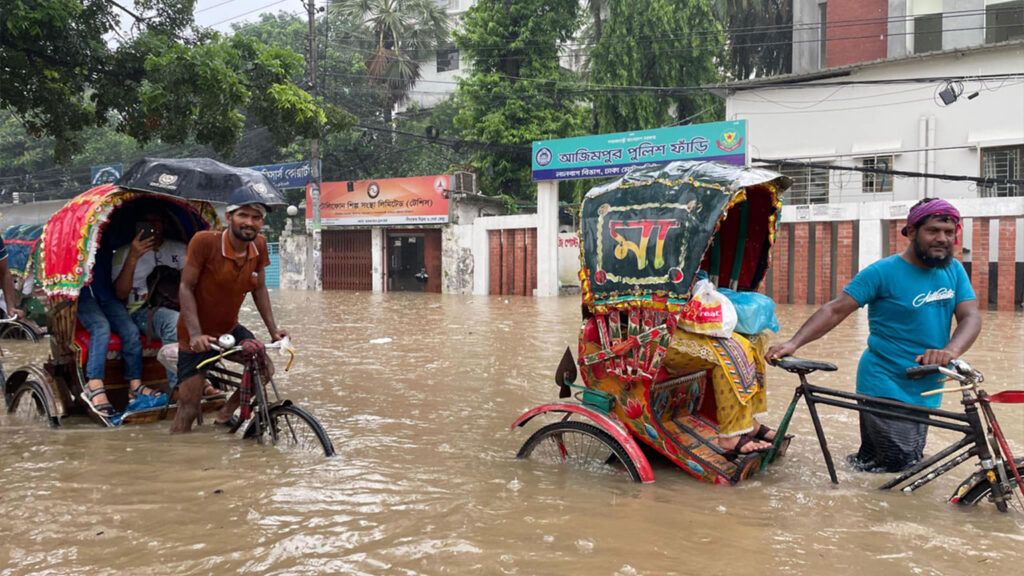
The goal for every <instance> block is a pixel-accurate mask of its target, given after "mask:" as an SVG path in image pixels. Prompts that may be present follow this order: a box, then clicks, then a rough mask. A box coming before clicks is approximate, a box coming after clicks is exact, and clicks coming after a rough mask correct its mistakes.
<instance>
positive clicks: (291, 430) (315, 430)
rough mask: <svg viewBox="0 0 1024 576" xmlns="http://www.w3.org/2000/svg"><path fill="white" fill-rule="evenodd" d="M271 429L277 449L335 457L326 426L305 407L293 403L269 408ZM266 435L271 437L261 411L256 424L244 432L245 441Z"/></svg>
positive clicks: (249, 426) (251, 424) (250, 425)
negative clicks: (261, 416)
mask: <svg viewBox="0 0 1024 576" xmlns="http://www.w3.org/2000/svg"><path fill="white" fill-rule="evenodd" d="M270 426H271V427H273V429H274V432H275V435H276V436H277V443H276V446H277V447H278V448H282V449H284V450H287V451H292V452H310V453H321V454H323V455H324V456H328V457H329V456H334V445H333V444H332V443H331V439H330V437H329V436H327V432H326V431H325V430H324V427H323V426H321V425H320V422H319V421H318V420H317V419H316V418H314V417H313V415H312V414H310V413H309V412H306V411H305V410H303V409H302V408H299V407H298V406H295V405H294V404H290V403H289V404H280V405H277V406H271V407H270ZM262 435H265V436H266V437H267V439H268V440H269V439H270V438H271V434H270V430H268V429H267V427H266V426H264V425H263V422H262V420H261V418H260V415H259V412H258V411H257V412H256V413H255V414H253V421H252V422H251V423H250V424H249V425H248V428H246V429H245V433H244V436H243V437H244V438H257V437H259V436H262Z"/></svg>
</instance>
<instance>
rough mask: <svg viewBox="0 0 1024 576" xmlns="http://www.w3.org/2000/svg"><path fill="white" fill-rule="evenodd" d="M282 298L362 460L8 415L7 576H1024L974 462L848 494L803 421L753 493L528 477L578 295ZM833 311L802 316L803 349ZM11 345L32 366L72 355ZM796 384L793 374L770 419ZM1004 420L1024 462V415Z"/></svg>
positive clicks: (838, 421) (828, 411)
mask: <svg viewBox="0 0 1024 576" xmlns="http://www.w3.org/2000/svg"><path fill="white" fill-rule="evenodd" d="M273 298H274V301H275V310H276V313H277V317H278V319H279V323H280V324H282V325H283V326H286V327H288V328H290V329H291V331H292V334H293V337H294V341H295V343H296V345H297V347H298V357H297V361H296V364H295V366H294V367H293V369H292V371H291V372H289V373H287V374H285V375H283V376H281V378H280V386H281V387H282V389H283V391H284V393H285V396H287V397H289V398H291V399H293V400H294V401H295V402H296V403H298V404H300V405H301V406H304V407H306V408H307V409H309V410H310V411H311V412H313V413H314V414H315V415H316V416H317V417H318V418H319V419H320V420H321V421H322V422H323V424H324V426H325V427H326V429H327V431H328V432H329V433H330V435H331V438H332V439H333V441H334V445H335V447H336V448H337V451H338V456H337V457H336V458H332V459H323V458H318V457H308V456H296V455H292V454H287V453H283V452H280V451H277V450H276V449H273V448H267V447H261V446H258V445H255V444H252V443H249V442H244V441H242V440H240V439H238V438H235V437H233V436H230V435H228V434H227V433H224V432H220V431H214V430H211V429H210V426H206V427H205V428H204V429H202V430H201V431H199V432H197V433H194V434H192V435H191V436H188V437H174V438H172V437H170V436H169V435H168V424H167V423H160V424H151V425H142V426H135V427H130V428H124V429H100V428H98V427H96V426H95V425H94V424H92V423H91V422H90V421H88V420H86V419H84V418H72V419H69V420H68V421H66V422H65V426H64V427H63V428H61V429H58V430H51V429H48V428H45V427H40V426H39V425H38V424H33V423H30V422H25V421H20V420H18V419H15V418H14V417H11V416H8V415H6V414H3V415H2V416H0V435H2V438H0V574H3V575H14V574H75V575H77V574H91V575H100V574H132V573H135V574H168V575H171V574H173V575H182V574H243V573H244V574H403V575H405V574H488V575H490V574H521V575H534V574H558V575H563V574H586V575H595V574H608V575H613V574H652V575H653V574H659V575H660V574H696V573H717V574H787V575H790V574H808V575H812V574H829V575H830V576H841V575H856V576H865V575H869V574H870V575H885V574H947V575H948V574H971V575H983V574H1008V573H1013V572H1015V571H1016V570H1018V569H1019V567H1020V566H1021V565H1022V563H1024V515H1021V514H1019V513H1018V514H999V513H998V512H996V510H995V508H994V507H993V506H992V505H991V504H985V505H981V506H979V507H977V508H975V509H960V508H958V507H955V506H953V505H950V504H947V503H946V501H945V500H946V498H947V496H948V495H949V494H950V493H951V492H952V490H953V488H954V487H955V486H956V485H957V483H959V481H960V480H962V479H963V478H965V477H966V476H967V475H968V474H969V473H970V471H971V466H972V465H970V464H965V465H963V466H961V467H960V468H958V469H957V470H955V471H954V472H953V473H951V474H948V475H947V476H944V477H942V478H940V479H939V480H937V481H936V482H934V483H933V484H932V485H929V486H926V487H925V488H923V489H921V490H920V491H918V492H916V493H914V494H912V495H907V494H902V493H883V492H879V491H877V490H875V489H874V488H873V487H874V486H876V485H878V484H879V483H880V479H879V478H878V477H876V476H873V475H869V474H862V473H855V472H852V471H851V470H850V469H849V468H848V467H846V466H845V465H844V464H843V463H840V464H839V476H840V484H839V485H838V486H833V485H831V484H830V482H829V480H828V475H827V472H826V470H825V467H824V464H823V462H822V460H821V455H820V452H819V451H818V448H817V445H816V441H815V439H814V435H813V429H812V426H811V423H810V418H809V416H808V415H807V412H806V409H804V408H803V407H801V408H800V409H799V411H798V412H797V415H796V417H795V418H794V423H793V426H794V427H795V432H796V433H797V434H798V435H799V437H798V438H797V439H796V440H795V441H794V443H793V445H792V446H791V447H790V450H789V453H788V454H787V456H786V458H785V459H784V460H783V461H782V462H781V463H780V464H779V465H777V466H774V467H772V468H771V469H770V470H768V471H767V472H766V473H764V474H762V475H760V476H757V477H755V478H754V479H752V480H750V481H748V482H745V483H744V484H741V485H740V486H737V487H733V488H726V487H718V486H709V485H704V484H701V483H699V482H697V481H696V480H694V479H693V478H691V477H690V476H689V475H688V474H686V473H684V472H683V471H681V470H678V469H675V468H672V467H671V466H670V465H667V464H660V465H659V464H655V474H656V476H657V482H656V483H654V484H650V485H636V484H630V483H624V482H622V481H620V480H618V479H615V478H610V477H605V476H601V475H593V474H588V473H586V472H582V471H572V470H560V469H549V468H544V467H540V466H534V465H531V463H529V462H522V461H518V460H516V459H515V458H514V456H515V453H516V450H517V449H518V448H519V446H520V445H521V444H522V442H523V441H524V440H525V439H526V438H527V436H528V433H529V432H530V431H532V430H534V429H536V427H537V426H536V425H535V424H534V423H531V424H530V425H529V430H516V431H514V432H513V431H509V429H508V426H509V424H510V423H511V422H512V421H513V420H514V419H515V418H516V417H517V416H518V415H519V414H520V413H521V412H522V411H524V410H526V409H528V408H530V407H532V406H535V405H537V404H540V403H543V402H548V401H552V400H554V399H556V397H557V390H556V388H555V386H554V384H553V379H552V376H553V371H554V368H555V366H556V365H557V363H558V360H559V358H560V355H561V353H562V351H563V350H564V349H565V347H566V346H572V347H573V350H575V339H576V334H577V329H578V320H579V298H578V297H563V298H553V299H532V298H513V297H508V298H505V297H502V298H498V297H470V296H438V295H425V294H401V293H392V294H385V295H380V294H365V293H352V292H329V293H324V294H314V293H308V292H288V291H284V292H277V293H275V294H274V295H273ZM812 310H813V309H812V308H810V307H800V306H783V307H782V308H781V309H780V320H781V322H782V327H783V328H782V334H783V335H788V334H790V333H792V331H793V330H795V329H796V327H797V326H798V325H799V324H800V322H802V321H803V319H804V318H806V317H807V315H809V314H810V313H811V312H812ZM244 315H245V316H244V319H245V320H246V323H248V324H249V325H250V326H252V327H254V328H255V327H259V328H260V330H259V331H258V333H262V332H263V328H262V326H261V325H260V324H259V321H258V319H257V316H256V314H255V312H254V311H253V310H251V309H248V310H246V311H245V312H244ZM984 321H985V329H984V333H983V335H982V337H981V338H980V339H979V341H978V342H977V343H976V344H975V345H974V348H973V349H972V350H971V352H970V354H969V355H968V357H967V358H968V359H969V361H970V362H972V363H973V364H974V365H975V367H977V368H979V369H980V370H982V371H983V372H984V373H985V376H986V385H987V388H988V390H989V391H990V392H994V391H996V390H999V389H1004V388H1007V387H1011V386H1012V387H1017V388H1020V387H1022V386H1024V382H1022V380H1024V376H1022V375H1024V347H1022V342H1024V314H1019V313H1018V314H1013V313H994V312H988V313H985V316H984ZM866 335H867V318H866V315H865V314H864V312H863V311H861V312H860V313H858V314H856V315H854V316H853V317H851V318H850V319H849V320H847V322H846V323H845V324H843V325H842V326H841V327H840V328H838V329H837V330H836V331H835V332H833V333H832V334H831V335H829V336H828V337H827V338H826V339H824V340H822V341H820V342H818V343H815V344H813V345H811V346H808V347H807V348H806V349H804V350H803V351H802V355H803V356H805V357H811V358H819V359H825V360H829V361H831V362H835V363H836V364H838V365H839V367H840V371H839V372H838V373H835V374H834V375H827V376H824V377H822V376H818V377H812V381H815V382H819V383H822V384H825V385H829V386H833V387H837V388H841V389H847V390H852V389H853V386H854V374H855V370H856V364H857V359H858V357H859V354H860V352H861V349H862V348H863V345H864V341H865V338H866ZM3 348H4V349H5V351H6V357H5V358H4V362H5V365H6V366H8V369H9V370H10V368H11V367H12V366H14V365H17V364H21V363H24V362H27V361H32V360H37V361H38V360H40V359H42V358H43V357H44V356H45V355H46V351H47V349H48V346H47V345H46V344H38V345H30V344H21V343H12V342H10V341H4V342H3ZM795 384H796V380H795V379H794V378H793V377H790V376H789V375H788V374H786V373H784V372H781V371H778V370H772V371H771V372H770V374H769V387H770V393H769V410H770V412H771V413H772V417H771V418H769V420H770V423H772V424H774V423H775V422H777V421H778V419H779V418H780V417H781V414H782V412H783V410H784V408H785V405H786V403H787V402H788V401H789V399H790V397H791V395H792V390H793V387H794V386H795ZM944 402H945V403H944V407H946V408H951V409H956V408H957V406H958V405H957V403H956V398H954V397H946V399H945V400H944ZM997 409H998V414H999V416H1000V418H1001V423H1002V424H1003V426H1004V427H1005V429H1006V433H1007V435H1008V436H1009V437H1010V438H1011V441H1012V446H1013V448H1014V449H1016V451H1017V452H1018V453H1024V406H1020V405H1017V406H1012V405H1006V406H1000V407H997ZM822 412H823V420H824V425H825V429H826V431H827V432H828V434H829V440H830V446H831V447H832V449H833V452H834V454H836V455H837V456H838V457H840V458H841V457H842V456H844V455H845V454H847V453H849V452H852V451H854V450H856V448H857V439H858V435H857V419H856V415H855V414H854V413H847V412H844V411H840V410H838V409H834V408H828V407H823V408H822ZM943 439H945V440H946V441H947V442H948V441H950V440H952V439H953V438H951V437H950V435H949V434H943V433H936V432H934V431H933V433H932V435H931V437H930V442H929V451H934V450H937V449H938V447H940V446H941V444H940V442H941V440H943ZM1015 566H1016V567H1017V568H1014V567H1015Z"/></svg>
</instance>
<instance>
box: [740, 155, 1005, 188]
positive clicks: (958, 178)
mask: <svg viewBox="0 0 1024 576" xmlns="http://www.w3.org/2000/svg"><path fill="white" fill-rule="evenodd" d="M751 161H752V162H758V163H762V164H771V165H775V166H792V167H797V168H818V169H820V170H829V171H832V172H835V171H840V172H862V173H866V174H886V175H890V176H907V177H910V178H934V179H936V180H945V181H948V182H973V183H975V184H977V185H979V186H983V187H989V186H996V185H1013V186H1024V179H1020V178H990V177H985V176H965V175H963V174H936V173H933V172H911V171H909V170H885V169H882V168H868V167H867V166H838V165H834V164H822V163H818V162H804V161H801V160H797V159H785V158H783V159H779V158H776V159H769V158H751Z"/></svg>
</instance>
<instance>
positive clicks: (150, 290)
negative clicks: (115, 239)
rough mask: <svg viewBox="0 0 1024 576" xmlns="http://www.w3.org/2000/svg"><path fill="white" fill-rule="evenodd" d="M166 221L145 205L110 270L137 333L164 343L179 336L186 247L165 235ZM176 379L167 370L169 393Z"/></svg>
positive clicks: (172, 372) (157, 212) (118, 295)
mask: <svg viewBox="0 0 1024 576" xmlns="http://www.w3.org/2000/svg"><path fill="white" fill-rule="evenodd" d="M167 224H168V223H167V220H166V218H165V216H163V215H162V214H161V212H160V211H158V210H157V209H156V208H155V207H146V208H145V210H144V211H143V212H142V214H141V217H140V218H138V219H137V222H136V230H137V232H136V233H135V237H134V238H133V239H132V241H131V242H130V243H128V244H125V245H124V246H121V247H120V248H118V249H117V251H116V252H115V253H114V262H113V271H112V275H113V280H114V290H115V292H116V294H117V297H118V298H119V299H121V300H124V301H125V302H126V304H127V307H128V312H129V313H130V314H131V319H132V321H133V322H134V323H135V326H136V327H137V328H138V330H139V333H141V334H145V335H146V336H148V337H150V338H158V339H160V341H161V342H163V343H165V344H168V343H171V342H175V341H176V340H177V339H178V308H179V305H178V298H177V292H178V284H179V283H180V278H181V276H180V272H179V271H180V270H181V268H182V267H183V266H184V265H185V249H186V246H185V243H184V242H181V241H179V240H176V239H174V238H167V237H165V234H164V231H165V228H166V227H167ZM158 268H159V269H158ZM154 271H155V272H154ZM166 288H170V290H167V289H166ZM177 382H178V379H177V376H176V375H175V373H174V371H172V370H167V386H168V388H170V390H171V391H172V393H173V391H174V388H175V386H176V385H177Z"/></svg>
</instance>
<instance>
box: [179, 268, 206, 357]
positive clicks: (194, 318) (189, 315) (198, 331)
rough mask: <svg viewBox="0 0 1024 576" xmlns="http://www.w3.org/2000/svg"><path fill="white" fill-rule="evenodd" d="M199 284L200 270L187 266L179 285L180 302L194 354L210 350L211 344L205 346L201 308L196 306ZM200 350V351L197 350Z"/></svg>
mask: <svg viewBox="0 0 1024 576" xmlns="http://www.w3.org/2000/svg"><path fill="white" fill-rule="evenodd" d="M198 282H199V269H198V268H197V267H194V266H188V265H186V266H185V268H184V269H183V270H182V271H181V283H180V284H179V285H178V300H179V302H180V304H181V312H180V314H181V319H182V320H184V322H185V328H186V329H187V330H188V337H189V343H190V344H191V347H192V351H193V352H203V351H205V350H209V349H210V347H209V343H206V344H205V345H204V344H203V342H206V339H205V338H204V337H203V329H202V327H201V326H200V324H199V307H198V305H196V284H197V283H198ZM197 348H198V349H197Z"/></svg>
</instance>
